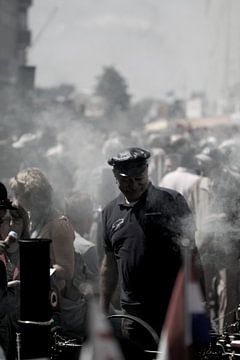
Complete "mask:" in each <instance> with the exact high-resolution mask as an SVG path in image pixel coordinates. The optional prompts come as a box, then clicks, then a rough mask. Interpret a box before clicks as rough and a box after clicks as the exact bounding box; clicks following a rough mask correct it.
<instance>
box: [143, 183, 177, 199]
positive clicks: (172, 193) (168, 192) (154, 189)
mask: <svg viewBox="0 0 240 360" xmlns="http://www.w3.org/2000/svg"><path fill="white" fill-rule="evenodd" d="M149 194H150V195H153V196H156V197H161V198H165V199H166V198H169V199H174V200H175V199H176V198H177V197H178V196H181V194H180V193H179V192H177V191H176V190H173V189H169V188H167V187H162V186H156V185H152V184H151V186H150V187H149Z"/></svg>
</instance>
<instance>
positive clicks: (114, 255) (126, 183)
mask: <svg viewBox="0 0 240 360" xmlns="http://www.w3.org/2000/svg"><path fill="white" fill-rule="evenodd" d="M149 157H150V153H149V152H148V151H146V150H143V149H140V148H129V149H126V150H125V151H123V152H121V153H119V154H118V155H116V156H115V157H112V158H111V159H109V160H108V164H109V165H111V166H113V174H114V176H115V179H116V181H117V184H118V186H119V189H120V191H121V193H120V194H119V196H118V197H117V198H115V199H114V200H113V201H112V202H110V203H109V204H108V205H107V206H106V207H105V208H104V209H103V242H104V247H105V256H104V259H103V263H102V268H101V278H100V301H101V305H102V308H103V310H104V311H105V312H106V313H108V311H109V304H110V300H111V296H112V294H113V291H114V289H115V286H116V284H117V281H119V284H120V291H121V295H120V300H121V307H122V309H123V311H124V313H125V314H130V315H133V316H137V317H139V318H141V319H142V320H144V321H146V322H147V323H148V324H149V325H151V326H152V327H153V329H155V331H156V332H157V333H158V334H159V335H160V332H161V328H162V325H163V322H164V318H165V314H166V311H167V306H168V303H169V299H170V296H171V293H172V288H173V285H174V282H175V279H176V276H177V273H178V271H179V268H180V267H181V264H182V252H181V242H182V239H183V238H184V237H185V238H186V237H187V238H188V239H190V241H192V242H194V240H193V239H194V236H193V234H194V230H195V228H194V225H193V220H192V215H191V212H190V210H189V207H188V205H187V203H186V201H185V199H184V198H183V196H182V195H181V194H179V193H177V192H176V191H173V190H169V189H164V188H160V187H156V186H153V185H152V183H151V182H150V181H149V178H148V164H147V160H148V159H149ZM193 246H195V245H194V243H193ZM123 331H124V334H127V335H128V336H129V337H130V338H132V339H136V338H137V337H138V334H137V333H136V327H135V326H134V323H133V324H129V322H128V323H126V322H125V323H124V325H123ZM134 332H135V333H134Z"/></svg>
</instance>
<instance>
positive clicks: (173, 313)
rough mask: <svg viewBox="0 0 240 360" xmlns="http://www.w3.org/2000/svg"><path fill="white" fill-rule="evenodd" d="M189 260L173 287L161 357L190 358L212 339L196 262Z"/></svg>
mask: <svg viewBox="0 0 240 360" xmlns="http://www.w3.org/2000/svg"><path fill="white" fill-rule="evenodd" d="M185 262H186V263H187V262H188V264H185V266H184V269H181V270H180V271H179V274H178V277H177V279H176V282H175V286H174V288H173V292H172V296H171V299H170V303H169V307H168V311H167V315H166V319H165V323H164V326H163V330H162V333H161V339H160V343H159V349H158V357H157V360H189V359H194V358H195V356H194V353H196V352H197V351H199V350H200V349H202V348H204V347H206V346H207V345H208V344H209V342H210V334H209V331H210V322H209V319H208V316H207V313H206V309H205V306H204V302H203V296H202V292H201V288H200V284H199V281H198V279H197V278H196V275H195V273H194V269H193V265H192V261H191V264H190V261H188V260H187V261H186V257H185Z"/></svg>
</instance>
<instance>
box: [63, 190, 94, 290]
mask: <svg viewBox="0 0 240 360" xmlns="http://www.w3.org/2000/svg"><path fill="white" fill-rule="evenodd" d="M65 214H66V216H67V217H68V218H69V220H70V221H71V223H72V225H73V227H74V233H75V240H74V243H73V245H74V249H75V257H77V258H78V257H79V254H80V255H81V257H79V259H75V269H74V272H75V276H74V281H75V285H76V286H77V287H78V288H80V291H81V292H82V293H84V294H85V295H92V294H96V293H98V275H99V269H98V258H97V250H96V245H95V244H93V243H92V242H91V241H89V240H87V238H88V236H89V232H90V229H91V226H92V224H93V202H92V199H91V197H90V195H89V194H87V193H83V192H79V191H72V192H70V193H68V194H67V195H66V196H65Z"/></svg>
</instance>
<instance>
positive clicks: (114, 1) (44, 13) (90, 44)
mask: <svg viewBox="0 0 240 360" xmlns="http://www.w3.org/2000/svg"><path fill="white" fill-rule="evenodd" d="M229 2H230V3H231V2H232V7H234V6H237V5H236V4H237V2H238V3H239V1H238V0H121V1H119V0H67V1H66V0H65V1H64V0H34V2H33V6H32V8H31V9H30V12H29V27H30V29H31V30H32V37H33V41H32V47H31V49H30V51H29V63H30V64H31V65H36V66H37V77H36V83H37V85H40V86H52V85H58V84H60V83H63V82H67V83H73V84H75V85H76V86H77V88H78V89H79V90H80V91H81V90H84V91H91V90H92V88H93V86H94V84H95V78H96V76H97V75H99V74H100V73H101V70H102V67H103V66H105V65H114V66H115V67H116V69H118V70H119V71H120V72H121V74H122V75H123V76H124V77H125V78H126V80H127V82H128V84H129V89H130V92H131V94H132V95H133V98H134V99H140V98H144V97H156V98H159V97H161V96H163V94H165V93H166V92H167V91H169V90H172V89H173V90H175V91H176V92H177V94H179V95H186V94H188V93H189V92H190V91H191V90H206V91H208V92H209V91H210V92H211V91H212V92H214V91H215V92H216V91H219V89H221V88H222V86H223V80H224V71H225V70H224V69H225V67H223V64H225V63H226V56H225V55H224V54H225V49H226V37H227V31H226V29H229V27H228V25H227V24H228V22H227V19H228V17H227V12H228V4H229ZM235 10H236V9H232V10H231V14H232V15H231V21H232V20H233V24H234V14H235V13H236V14H238V13H239V11H235ZM238 10H239V9H238ZM233 31H235V29H234V28H233V26H232V28H231V30H230V32H233ZM238 40H239V39H238ZM238 43H239V41H238ZM237 48H238V54H239V51H240V50H239V45H238V46H237ZM234 56H235V57H236V54H234ZM228 60H229V59H228ZM230 60H231V61H232V64H233V66H232V68H231V71H232V72H233V71H238V72H239V69H237V70H236V69H235V70H233V68H234V64H235V62H234V61H235V60H234V59H230ZM238 75H239V74H238Z"/></svg>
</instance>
